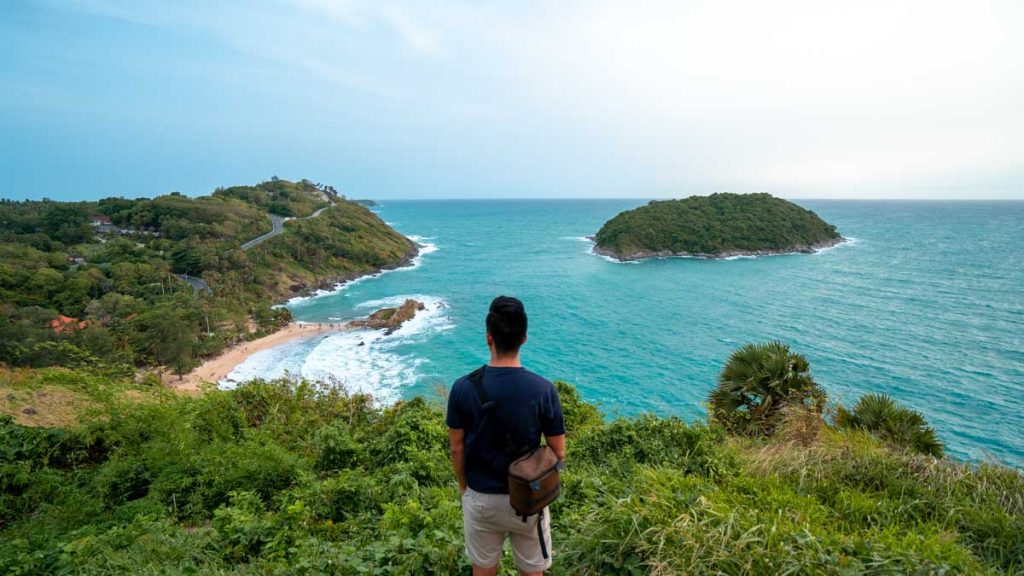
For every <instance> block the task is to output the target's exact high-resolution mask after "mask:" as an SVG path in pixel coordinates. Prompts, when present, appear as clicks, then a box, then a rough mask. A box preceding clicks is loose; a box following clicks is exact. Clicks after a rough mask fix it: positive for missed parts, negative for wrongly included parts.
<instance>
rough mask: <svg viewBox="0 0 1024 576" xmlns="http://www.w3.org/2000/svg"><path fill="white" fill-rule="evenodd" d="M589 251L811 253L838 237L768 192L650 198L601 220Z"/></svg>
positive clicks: (626, 254) (632, 256)
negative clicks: (673, 198) (592, 247)
mask: <svg viewBox="0 0 1024 576" xmlns="http://www.w3.org/2000/svg"><path fill="white" fill-rule="evenodd" d="M593 239H594V243H595V245H594V250H595V252H597V253H599V254H604V255H607V256H611V257H614V258H617V259H619V260H636V259H640V258H650V257H665V256H696V257H705V258H722V257H729V256H737V255H764V254H779V253H785V252H813V251H815V250H817V249H820V248H823V247H826V246H831V245H834V244H837V243H839V242H842V241H843V238H842V236H840V235H839V233H838V232H837V231H836V229H835V227H834V226H832V225H831V224H829V223H827V222H825V221H824V220H822V219H821V218H820V217H818V215H817V214H815V213H814V212H812V211H810V210H807V209H805V208H802V207H800V206H797V205H796V204H793V203H792V202H788V201H786V200H783V199H781V198H775V197H773V196H771V195H770V194H729V193H719V194H712V195H710V196H691V197H689V198H686V199H683V200H660V201H652V202H650V203H649V204H647V205H646V206H641V207H640V208H636V209H633V210H627V211H625V212H622V213H620V214H618V215H616V216H615V217H614V218H612V219H611V220H608V221H607V222H605V223H604V225H603V226H602V227H601V229H600V230H599V231H598V233H597V234H596V235H595V236H594V238H593Z"/></svg>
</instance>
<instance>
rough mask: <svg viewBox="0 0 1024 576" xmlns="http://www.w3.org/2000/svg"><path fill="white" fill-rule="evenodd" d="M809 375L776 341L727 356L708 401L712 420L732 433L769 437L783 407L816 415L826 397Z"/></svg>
mask: <svg viewBox="0 0 1024 576" xmlns="http://www.w3.org/2000/svg"><path fill="white" fill-rule="evenodd" d="M809 370H810V365H809V364H808V363H807V359H806V358H805V357H804V356H803V355H801V354H796V353H793V352H790V350H789V346H788V345H786V344H783V343H781V342H779V341H775V340H773V341H771V342H766V343H762V344H745V345H744V346H743V347H742V348H740V349H738V350H736V351H734V352H733V353H732V355H730V356H729V360H728V362H726V364H725V368H723V369H722V373H721V375H719V378H718V386H717V387H716V388H715V390H713V391H712V392H711V394H710V396H709V397H708V401H709V403H710V414H711V417H712V419H714V420H715V421H717V422H719V423H720V424H722V425H723V426H724V427H725V428H726V429H727V430H729V431H730V432H733V433H737V434H744V435H762V434H763V435H771V434H772V432H774V431H775V427H776V425H777V424H778V423H779V420H780V418H781V416H782V413H783V408H785V407H787V406H793V405H802V406H804V407H806V408H808V409H813V410H817V411H818V412H820V411H821V410H822V409H823V408H824V407H825V398H826V394H825V391H824V390H823V389H822V388H821V387H820V386H818V385H817V384H816V383H815V382H814V379H813V378H811V375H810V372H809Z"/></svg>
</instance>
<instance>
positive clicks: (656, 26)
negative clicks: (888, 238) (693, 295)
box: [0, 0, 1024, 200]
mask: <svg viewBox="0 0 1024 576" xmlns="http://www.w3.org/2000/svg"><path fill="white" fill-rule="evenodd" d="M1022 24H1024V2H1021V1H1020V0H1006V1H985V0H964V1H946V0H898V1H893V0H858V1H856V2H828V1H821V0H775V1H773V2H764V1H750V2H741V1H737V0H709V1H689V0H664V1H661V0H650V1H648V0H631V1H629V2H626V1H622V2H606V1H604V0H580V1H574V0H564V1H535V0H518V1H515V2H512V1H508V2H506V1H499V0H488V1H482V0H464V1H449V2H435V1H433V0H417V1H415V2H390V1H387V0H369V1H365V2H364V1H361V0H244V1H243V0H217V1H212V2H211V1H209V0H177V1H174V2H169V1H168V2H161V1H156V0H153V1H146V2H139V1H138V0H12V1H10V2H5V3H4V8H3V10H2V11H0V175H2V176H3V178H2V182H3V185H2V186H0V197H6V198H15V199H22V198H43V197H49V198H53V199H61V200H70V199H96V198H102V197H107V196H132V197H134V196H150V197H151V196H155V195H159V194H165V193H168V192H171V191H180V192H182V193H185V194H190V195H199V194H206V193H209V192H210V191H212V190H213V189H214V188H216V187H218V186H229V185H234V184H247V183H255V182H259V181H262V180H265V179H268V178H270V177H271V176H279V177H281V178H288V179H301V178H308V179H310V180H312V181H314V182H320V183H324V184H330V185H333V186H334V187H335V188H337V189H338V191H339V192H341V193H343V194H346V195H348V196H350V197H357V198H375V199H396V198H510V197H511V198H515V197H523V198H526V197H531V198H532V197H541V198H556V197H619V198H626V197H638V198H651V197H684V196H689V195H693V194H708V193H712V192H723V191H728V192H769V193H772V194H775V195H778V196H783V197H788V198H958V199H989V198H1008V199H1022V198H1024V34H1021V33H1020V32H1021V26H1022Z"/></svg>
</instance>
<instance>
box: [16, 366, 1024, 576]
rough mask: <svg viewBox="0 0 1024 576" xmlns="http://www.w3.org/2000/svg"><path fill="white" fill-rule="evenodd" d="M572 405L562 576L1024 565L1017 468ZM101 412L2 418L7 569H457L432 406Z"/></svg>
mask: <svg viewBox="0 0 1024 576" xmlns="http://www.w3.org/2000/svg"><path fill="white" fill-rule="evenodd" d="M57 379H59V380H61V381H63V382H65V384H66V385H68V386H77V387H82V386H91V385H93V384H95V382H93V381H92V380H90V379H89V378H85V377H75V375H74V374H69V373H64V374H62V375H61V376H60V377H59V378H56V379H55V380H57ZM564 389H566V388H565V387H564V386H563V390H564ZM563 403H564V404H565V408H566V412H567V420H568V421H570V422H574V423H575V424H573V425H576V426H579V427H580V428H579V429H578V432H577V431H572V430H570V431H571V432H573V434H572V435H570V438H569V442H568V460H567V463H568V467H567V468H566V470H565V474H564V476H563V480H564V486H563V495H562V497H561V498H559V499H558V501H556V502H555V504H554V505H553V506H552V521H553V523H554V528H553V536H554V551H553V553H554V557H555V564H554V567H553V569H552V571H551V573H552V574H556V575H559V574H561V575H576V574H776V573H791V574H836V575H839V574H860V573H867V574H903V573H921V574H940V573H946V574H998V573H1021V572H1022V571H1024V503H1022V500H1021V496H1020V495H1021V494H1024V478H1022V476H1021V474H1020V473H1019V472H1017V471H1015V470H1012V469H1009V468H1004V467H999V466H992V465H980V466H969V465H965V464H958V463H956V462H952V461H946V460H936V459H933V458H930V457H926V456H922V455H918V454H916V453H913V452H910V451H906V450H892V449H891V448H889V444H888V443H887V442H883V441H880V440H878V439H876V438H875V437H874V436H871V435H870V434H868V433H867V432H864V431H862V430H856V429H855V430H850V431H845V432H842V433H838V432H834V431H826V432H825V433H823V434H821V435H820V437H819V438H818V439H817V440H816V441H815V442H813V443H811V444H808V445H793V444H790V443H788V442H785V441H782V440H779V439H775V438H768V439H764V438H746V437H728V436H726V434H725V433H724V431H723V430H722V429H720V428H717V427H714V426H707V425H704V424H700V423H697V424H688V423H685V422H683V421H681V420H679V419H677V418H657V417H654V416H642V417H639V418H633V419H617V420H614V421H612V422H607V423H604V422H599V421H598V420H596V419H595V418H594V417H593V415H594V414H596V411H595V410H593V409H588V408H587V407H586V406H585V403H583V402H582V401H580V400H579V399H578V398H576V397H574V396H573V395H572V394H565V395H564V397H563ZM104 406H105V408H104V410H105V412H104V413H103V414H101V415H100V416H101V417H99V418H96V419H95V420H92V421H91V423H90V424H88V425H86V426H84V427H83V428H80V429H77V430H74V431H62V430H41V429H32V428H25V427H22V426H19V425H17V424H15V423H13V422H12V421H11V420H10V419H9V418H8V419H3V420H0V455H2V462H0V467H2V470H0V472H2V474H0V482H3V483H4V484H3V487H2V489H0V542H2V543H3V544H2V545H0V573H2V574H40V573H45V574H50V573H53V574H65V573H76V574H124V573H132V574H136V573H138V574H149V573H202V574H207V573H211V574H324V573H328V574H330V573H339V574H384V575H390V574H394V575H398V574H468V573H469V570H470V568H469V563H468V561H467V560H466V558H465V555H464V552H463V541H462V519H461V510H460V504H459V499H458V490H457V487H456V485H455V480H454V477H453V475H452V474H451V471H450V467H449V464H448V453H447V440H446V436H447V433H446V430H445V427H444V419H443V414H442V412H441V410H440V409H439V408H438V407H437V406H436V405H435V404H433V403H431V402H427V401H424V400H422V399H418V400H411V401H407V402H400V403H397V404H395V405H392V406H388V407H379V406H376V405H375V404H373V402H372V401H370V400H369V399H368V398H367V397H365V396H348V395H346V394H344V393H343V392H339V391H337V390H330V389H325V388H322V387H319V386H313V385H310V384H309V383H301V382H300V383H292V382H288V381H275V382H263V383H255V384H253V385H245V386H241V387H239V388H238V389H237V390H233V391H223V392H215V393H210V394H207V395H204V396H202V397H199V398H188V397H177V396H167V397H163V396H160V397H157V398H156V399H154V400H153V401H152V402H142V403H138V402H133V403H116V402H115V403H110V404H105V405H104ZM570 414H571V415H570ZM510 562H511V559H510V557H509V555H506V557H505V558H504V559H503V564H502V565H503V566H505V567H506V568H508V567H509V566H511V564H510Z"/></svg>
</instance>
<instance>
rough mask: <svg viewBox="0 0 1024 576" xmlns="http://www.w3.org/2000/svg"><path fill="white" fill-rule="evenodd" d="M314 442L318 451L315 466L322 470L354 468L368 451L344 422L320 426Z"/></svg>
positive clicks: (331, 470) (332, 470)
mask: <svg viewBox="0 0 1024 576" xmlns="http://www.w3.org/2000/svg"><path fill="white" fill-rule="evenodd" d="M313 444H314V447H315V449H316V451H317V457H316V463H315V467H316V469H317V470H319V471H321V472H334V471H338V470H344V469H346V468H353V467H355V466H356V465H357V464H358V463H359V462H360V461H361V460H362V459H363V458H364V457H365V453H366V449H365V448H364V447H363V445H362V444H361V443H360V442H358V441H357V440H356V439H355V438H353V436H352V432H351V431H350V430H349V427H348V426H347V425H346V424H344V423H342V422H335V423H332V424H328V425H326V426H324V427H322V428H320V430H319V431H318V432H317V434H316V437H315V439H314V440H313Z"/></svg>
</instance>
